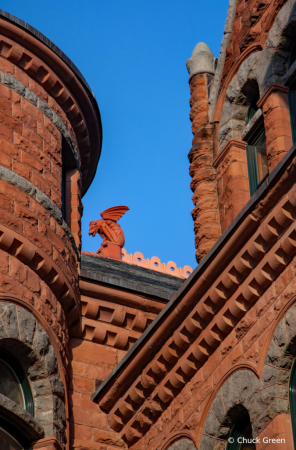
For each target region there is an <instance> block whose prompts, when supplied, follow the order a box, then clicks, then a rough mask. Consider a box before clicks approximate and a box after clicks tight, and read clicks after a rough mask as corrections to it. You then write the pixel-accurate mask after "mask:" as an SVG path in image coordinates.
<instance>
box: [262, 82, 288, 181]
mask: <svg viewBox="0 0 296 450" xmlns="http://www.w3.org/2000/svg"><path fill="white" fill-rule="evenodd" d="M288 90H289V89H288V88H287V87H286V86H282V85H280V84H272V85H271V86H270V87H269V88H268V89H267V91H266V92H265V94H264V95H263V96H262V97H261V99H260V100H259V102H258V106H259V108H261V109H262V111H263V115H264V127H265V134H266V152H267V157H268V168H269V173H271V172H272V171H273V169H274V168H275V167H276V166H277V164H278V163H279V162H280V160H281V159H282V158H283V156H285V154H286V153H287V151H288V150H289V149H290V148H291V147H292V133H291V123H290V112H289V102H288Z"/></svg>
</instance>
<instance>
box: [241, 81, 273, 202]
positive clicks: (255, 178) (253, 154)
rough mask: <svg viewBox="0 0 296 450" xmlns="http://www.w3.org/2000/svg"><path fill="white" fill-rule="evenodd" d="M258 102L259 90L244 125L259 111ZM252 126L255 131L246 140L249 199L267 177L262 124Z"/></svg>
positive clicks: (252, 101)
mask: <svg viewBox="0 0 296 450" xmlns="http://www.w3.org/2000/svg"><path fill="white" fill-rule="evenodd" d="M258 100H259V90H258V88H257V89H256V93H255V95H254V96H253V98H252V100H251V101H250V105H249V108H248V112H247V117H246V125H248V123H249V122H250V121H251V120H252V118H253V117H254V115H255V114H256V112H257V111H258V109H259V108H258V106H257V102H258ZM254 126H255V129H254V131H253V132H252V135H251V137H250V138H249V139H248V145H247V162H248V172H249V185H250V194H251V197H252V195H254V194H255V192H256V191H257V189H258V187H259V186H260V184H261V183H262V182H263V180H264V179H265V178H266V177H267V176H268V163H267V154H266V139H265V130H264V123H263V122H261V123H260V124H259V125H258V124H257V125H256V124H254Z"/></svg>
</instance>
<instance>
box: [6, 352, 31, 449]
mask: <svg viewBox="0 0 296 450" xmlns="http://www.w3.org/2000/svg"><path fill="white" fill-rule="evenodd" d="M0 393H1V394H3V395H5V396H6V397H8V398H10V399H11V400H13V401H14V402H15V403H16V404H17V405H19V406H20V407H21V408H23V409H25V410H26V411H28V413H30V414H31V415H32V416H33V415H34V405H33V397H32V392H31V388H30V384H29V381H28V379H27V377H26V374H25V372H24V370H23V369H22V367H21V366H20V364H19V362H18V361H17V359H16V358H14V357H13V356H12V355H11V354H10V353H8V352H5V351H3V350H1V351H0ZM0 448H1V447H0Z"/></svg>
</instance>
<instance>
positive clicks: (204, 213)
mask: <svg viewBox="0 0 296 450" xmlns="http://www.w3.org/2000/svg"><path fill="white" fill-rule="evenodd" d="M187 69H188V72H189V75H190V76H189V85H190V93H191V98H190V106H191V111H190V120H191V121H192V132H193V135H194V137H193V141H192V144H193V146H192V149H191V150H190V152H189V155H188V156H189V161H190V169H189V173H190V175H191V177H192V181H191V185H190V187H191V189H192V191H193V196H192V200H193V203H194V205H195V207H194V209H193V210H192V212H191V214H192V217H193V220H194V233H195V247H196V249H197V250H196V259H197V261H198V262H200V261H201V260H202V258H203V257H204V256H205V255H206V254H207V253H208V251H209V250H210V249H211V248H212V247H213V245H214V244H215V242H216V241H217V239H218V238H219V237H220V235H221V228H220V221H219V210H218V196H217V180H216V170H215V168H214V167H213V126H212V125H211V124H210V123H209V117H208V112H209V100H208V95H209V91H210V84H211V81H212V79H213V75H214V73H215V58H214V56H213V53H212V52H211V50H210V49H209V47H208V46H207V45H206V44H204V43H199V44H197V46H196V47H195V49H194V51H193V53H192V56H191V58H190V59H189V60H188V61H187Z"/></svg>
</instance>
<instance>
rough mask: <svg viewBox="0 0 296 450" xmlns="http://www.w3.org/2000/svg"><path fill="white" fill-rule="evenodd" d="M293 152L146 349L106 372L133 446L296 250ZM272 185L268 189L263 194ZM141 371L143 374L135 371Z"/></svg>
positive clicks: (113, 407)
mask: <svg viewBox="0 0 296 450" xmlns="http://www.w3.org/2000/svg"><path fill="white" fill-rule="evenodd" d="M294 152H295V147H293V148H292V149H291V150H290V152H289V153H288V155H287V156H286V157H285V159H284V161H283V163H282V165H281V171H280V169H279V168H278V169H277V170H275V171H274V173H272V174H271V175H270V178H269V180H268V182H267V184H268V183H270V185H269V187H268V188H267V187H266V186H267V184H266V186H264V187H262V188H261V197H260V192H259V193H258V194H257V195H258V197H257V199H256V200H257V201H259V198H260V203H259V204H258V207H256V205H257V203H256V202H255V204H254V199H253V204H252V203H251V205H252V207H253V210H252V211H249V212H252V214H249V216H247V218H246V219H245V221H244V222H243V223H242V224H241V226H240V227H239V228H238V229H237V231H236V232H235V233H234V234H233V236H232V238H230V239H229V241H228V242H226V243H225V244H224V247H223V248H222V249H221V251H220V254H219V255H218V257H217V256H216V257H215V259H213V260H212V262H211V264H209V266H208V267H207V269H206V270H205V271H204V272H203V275H202V276H201V277H199V278H198V279H196V280H195V283H194V284H191V285H190V289H189V290H187V291H186V292H185V294H184V296H183V297H182V299H181V301H180V302H179V304H178V308H174V309H173V310H171V311H170V314H168V313H167V311H166V310H167V309H168V306H167V307H166V308H164V311H163V313H162V314H163V315H165V313H166V315H165V318H164V320H163V321H162V323H161V324H159V325H158V328H157V329H156V330H155V331H154V334H153V335H152V336H151V337H150V339H149V340H147V339H146V341H144V342H143V340H142V342H141V343H140V344H139V345H141V350H140V351H139V352H138V354H136V355H134V356H133V359H132V360H129V365H127V364H126V367H125V369H124V370H121V372H120V373H119V374H118V375H117V377H116V378H114V376H113V382H112V383H110V381H109V380H108V381H109V390H107V389H106V391H105V392H104V391H103V387H102V388H101V389H100V391H99V393H97V398H98V400H99V404H100V406H101V408H102V409H104V410H106V411H108V412H109V423H110V424H111V426H112V428H113V429H114V430H116V431H117V432H120V433H121V436H122V438H123V439H124V440H125V441H126V442H127V443H128V445H129V446H130V445H133V444H134V443H135V442H137V441H138V440H139V439H140V438H141V437H142V436H143V435H145V434H146V432H147V430H148V429H149V428H150V427H151V426H152V425H153V423H154V422H155V421H156V420H157V418H158V417H159V416H160V415H161V413H162V411H163V410H164V409H166V408H167V407H168V405H169V404H170V403H171V401H172V400H173V399H174V398H175V397H176V396H177V395H178V393H179V392H180V391H181V390H182V388H183V387H184V386H185V384H186V383H187V382H188V381H189V380H190V379H191V377H192V376H193V375H194V374H195V373H196V372H197V371H198V370H199V369H200V368H201V367H202V366H203V364H204V363H205V362H206V361H207V360H208V358H209V357H210V355H211V354H212V353H213V352H214V351H215V349H217V348H218V347H219V345H220V344H221V342H223V341H224V339H225V338H226V337H227V336H228V334H229V333H230V332H231V331H232V330H233V329H234V328H235V326H236V324H237V323H238V322H239V321H240V320H241V319H242V317H244V315H245V314H246V312H247V311H248V310H249V309H250V308H251V307H252V305H253V304H254V303H256V301H257V300H258V299H259V298H260V297H261V296H262V294H263V293H264V292H265V291H266V289H268V288H269V287H270V286H271V285H272V283H273V282H274V280H276V278H277V277H278V276H279V274H280V273H281V272H282V271H283V270H284V269H285V268H286V267H287V265H288V264H289V263H290V261H291V260H292V258H293V256H294V255H295V254H296V229H295V228H296V222H295V218H296V186H295V184H294V182H293V179H295V175H296V158H294V159H293V160H292V161H291V156H292V155H294ZM289 158H290V159H289ZM287 162H289V165H288V164H287ZM284 164H286V165H285V167H284ZM266 189H268V195H266V197H262V195H263V193H265V190H266ZM279 196H280V197H279ZM280 198H281V200H280V201H279V199H280ZM278 201H279V202H278ZM275 204H277V206H276V207H275V208H274V205H275ZM272 208H274V209H272ZM270 211H271V212H270ZM259 223H260V227H259V229H258V224H259ZM233 247H235V248H233ZM232 252H235V254H236V256H235V257H234V258H232V257H231V254H232ZM229 253H231V254H230V255H229ZM189 311H190V312H189ZM156 320H157V319H156ZM155 322H156V321H155ZM155 322H154V323H155ZM180 323H181V325H180ZM173 330H175V331H174V332H173V335H172V337H169V336H170V334H171V332H172V331H173ZM156 352H158V353H156ZM131 353H132V352H131ZM155 353H156V355H155ZM143 358H144V359H143ZM126 361H127V360H126ZM147 361H149V362H148V363H147ZM142 368H143V372H142V373H141V369H142ZM135 373H138V374H139V373H141V374H140V375H139V376H138V377H137V378H136V379H135V376H134V375H135ZM132 374H133V375H132ZM111 378H112V377H111ZM132 379H134V382H133V383H132V384H131V380H132ZM108 381H107V382H106V383H105V385H106V384H107V383H108ZM146 399H149V400H146Z"/></svg>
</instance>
